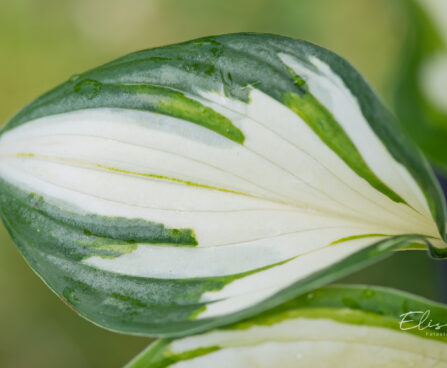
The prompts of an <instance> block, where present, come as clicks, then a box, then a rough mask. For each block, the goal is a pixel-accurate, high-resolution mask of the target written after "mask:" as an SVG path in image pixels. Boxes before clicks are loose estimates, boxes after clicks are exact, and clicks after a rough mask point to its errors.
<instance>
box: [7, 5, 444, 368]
mask: <svg viewBox="0 0 447 368" xmlns="http://www.w3.org/2000/svg"><path fill="white" fill-rule="evenodd" d="M393 1H394V0H219V1H217V0H216V1H213V0H159V1H154V0H152V1H148V0H147V1H144V0H73V1H62V0H34V1H32V0H0V123H3V122H5V121H6V120H7V119H8V118H9V117H10V116H11V115H12V114H13V113H15V112H16V111H17V110H18V109H19V108H20V107H21V106H23V105H24V104H26V103H27V102H29V101H31V100H32V99H33V98H35V97H37V96H38V95H39V94H41V93H43V92H45V91H46V90H48V89H49V88H51V87H53V86H55V85H56V84H58V83H60V82H62V81H64V80H65V79H68V78H69V77H70V76H71V75H72V74H76V73H79V72H82V71H84V70H86V69H88V68H91V67H94V66H96V65H99V64H101V63H104V62H106V61H109V60H111V59H114V58H116V57H118V56H121V55H123V54H125V53H128V52H131V51H135V50H138V49H143V48H149V47H153V46H160V45H164V44H168V43H174V42H179V41H184V40H188V39H191V38H195V37H200V36H206V35H212V34H220V33H228V32H240V31H256V32H267V33H279V34H283V35H287V36H291V37H295V38H301V39H305V40H309V41H312V42H315V43H317V44H320V45H322V46H325V47H328V48H330V49H332V50H335V51H336V52H338V53H340V54H341V55H343V56H344V57H346V58H347V59H348V60H350V61H351V62H352V63H353V64H354V65H355V66H356V67H357V68H358V69H359V70H361V71H362V72H363V73H364V75H365V76H366V77H367V78H368V79H369V80H370V81H371V82H372V83H373V85H374V86H375V88H376V89H377V90H379V91H380V93H382V94H383V95H386V91H387V86H388V85H389V81H390V76H391V73H392V68H393V65H394V63H395V59H396V55H397V53H398V51H399V47H400V45H401V44H402V41H403V37H404V34H405V29H406V25H405V20H404V19H402V18H401V17H400V15H399V13H398V12H396V10H395V9H394V8H393V7H392V6H391V5H390V4H391V3H393ZM0 252H1V253H0V254H1V257H0V295H1V298H0V367H2V368H21V367H27V368H38V367H46V368H52V367H65V368H70V367H77V368H79V367H83V368H84V367H85V368H88V367H120V366H121V365H122V364H124V363H125V362H126V361H128V360H129V359H130V358H131V357H132V356H133V355H135V354H136V353H137V352H138V351H139V350H141V349H142V348H143V347H144V346H145V345H147V343H148V342H149V340H148V339H144V338H137V337H129V336H123V335H118V334H114V333H110V332H107V331H105V330H102V329H100V328H98V327H95V326H93V325H92V324H90V323H88V322H86V321H84V320H83V319H81V318H79V317H77V316H76V315H75V314H74V313H73V312H71V311H70V310H69V309H68V308H67V307H65V306H64V305H63V303H62V302H61V301H60V300H59V299H58V298H57V297H56V296H55V295H53V294H52V292H51V291H50V290H49V289H48V288H46V287H45V286H44V285H43V283H42V282H41V281H40V280H39V279H38V278H37V276H35V275H34V273H33V272H32V271H31V270H30V269H29V267H28V266H27V265H26V264H25V262H24V261H23V259H22V258H21V256H20V255H19V253H18V251H17V250H16V249H15V247H14V245H13V244H12V242H11V240H10V239H9V237H8V235H7V234H6V231H5V230H4V228H3V227H1V228H0ZM436 267H437V266H435V263H434V262H433V261H430V260H429V259H428V258H427V257H426V254H425V253H424V252H420V253H408V252H407V253H405V254H397V255H395V256H394V257H393V258H391V259H390V260H387V261H386V262H383V263H382V264H380V266H374V267H372V268H369V269H367V270H365V271H362V272H361V273H360V274H356V275H354V276H351V277H350V278H349V280H350V281H357V282H370V283H376V284H382V285H392V286H396V287H400V288H402V289H406V290H411V291H413V292H416V293H418V294H421V295H426V296H429V297H431V298H435V299H440V298H441V294H440V293H439V289H440V285H439V282H438V281H436V280H437V279H436ZM438 279H439V277H438Z"/></svg>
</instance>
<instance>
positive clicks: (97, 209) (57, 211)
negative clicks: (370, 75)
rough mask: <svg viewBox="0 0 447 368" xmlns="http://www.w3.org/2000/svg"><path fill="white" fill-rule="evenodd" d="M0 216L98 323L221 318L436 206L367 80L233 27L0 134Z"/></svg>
mask: <svg viewBox="0 0 447 368" xmlns="http://www.w3.org/2000/svg"><path fill="white" fill-rule="evenodd" d="M0 154H1V160H0V177H1V178H2V182H1V185H0V193H1V194H0V200H1V208H2V218H3V220H4V223H5V224H6V226H7V228H8V229H9V231H10V233H11V235H12V237H13V238H14V240H15V242H16V243H17V244H18V246H19V248H20V250H21V252H22V253H23V254H24V256H25V258H26V259H27V261H28V262H29V263H30V265H31V266H32V267H33V269H34V270H35V271H36V272H37V273H38V274H39V275H40V276H41V277H42V278H43V279H44V281H45V282H46V283H47V284H48V285H49V286H50V287H51V288H52V289H53V290H54V291H55V292H56V293H57V294H58V295H59V296H61V297H62V298H63V299H64V300H65V301H66V302H67V303H68V304H69V305H71V306H72V307H73V308H74V309H75V310H77V311H78V312H79V313H80V314H81V315H83V316H84V317H86V318H88V319H90V320H92V321H93V322H95V323H97V324H99V325H101V326H104V327H107V328H109V329H113V330H118V331H122V332H127V333H134V334H143V335H174V334H186V333H191V332H197V331H202V330H204V329H207V328H210V327H213V326H217V325H223V324H227V323H229V322H233V321H236V320H239V319H241V318H244V317H247V316H250V315H253V314H255V313H258V312H260V311H263V310H266V309H268V308H271V307H272V306H275V305H278V304H280V303H282V302H284V301H286V300H288V299H290V298H292V297H295V296H296V295H298V294H301V293H304V292H306V291H308V290H310V289H311V288H315V287H317V286H321V285H322V284H324V283H327V282H329V281H331V280H333V279H335V278H337V277H340V276H342V275H345V274H347V273H349V272H352V271H354V270H356V269H358V268H360V267H363V266H365V265H367V264H369V263H371V262H373V261H376V260H377V259H380V258H381V257H383V256H385V255H387V254H388V253H389V251H390V250H393V249H400V248H403V247H407V246H409V245H411V244H424V243H425V242H427V243H428V242H429V244H430V247H431V250H432V253H433V254H434V255H436V254H438V255H442V254H443V253H445V249H446V248H445V244H444V243H443V241H442V238H443V237H444V235H445V230H444V224H445V217H444V203H443V201H442V199H441V194H440V192H439V189H438V184H437V183H436V181H435V180H434V179H433V174H432V172H431V171H430V169H429V168H428V167H427V165H426V163H425V161H424V159H423V158H422V157H421V156H420V155H419V153H418V152H417V151H416V150H414V148H413V147H412V146H411V145H409V144H408V143H407V142H406V141H405V140H404V139H403V137H402V136H401V135H400V133H399V131H398V130H397V128H396V124H395V123H394V121H393V119H392V117H391V116H390V114H389V113H388V111H387V110H386V109H385V108H384V107H383V105H382V104H381V102H380V101H379V100H378V98H377V97H376V95H375V94H374V93H373V92H372V91H371V89H370V88H369V87H368V85H367V84H366V83H365V82H364V80H363V79H362V78H361V77H360V76H359V74H358V73H357V72H356V71H355V70H354V69H353V68H352V67H351V66H350V65H349V64H348V63H347V62H346V61H344V60H343V59H341V58H340V57H338V56H337V55H335V54H333V53H331V52H329V51H327V50H324V49H322V48H319V47H317V46H314V45H311V44H309V43H306V42H302V41H295V40H292V39H289V38H285V37H280V36H271V35H256V34H236V35H226V36H219V37H212V38H204V39H199V40H194V41H191V42H187V43H183V44H178V45H172V46H167V47H162V48H157V49H152V50H146V51H141V52H137V53H134V54H131V55H128V56H125V57H123V58H121V59H118V60H116V61H113V62H111V63H109V64H106V65H104V66H101V67H99V68H96V69H94V70H91V71H89V72H87V73H84V74H82V75H79V76H75V77H73V78H71V79H70V80H69V81H68V82H66V83H64V84H62V85H61V86H59V87H57V88H56V89H54V90H53V91H50V92H48V93H47V94H45V95H43V96H42V97H40V98H38V99H37V100H36V101H34V102H32V103H31V104H30V105H28V106H27V107H25V108H24V109H23V110H22V111H20V112H19V113H18V114H17V115H16V116H15V117H13V118H12V119H11V121H10V122H9V123H8V124H7V125H6V127H5V128H4V130H3V132H2V134H1V136H0Z"/></svg>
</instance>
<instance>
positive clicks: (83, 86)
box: [73, 79, 102, 100]
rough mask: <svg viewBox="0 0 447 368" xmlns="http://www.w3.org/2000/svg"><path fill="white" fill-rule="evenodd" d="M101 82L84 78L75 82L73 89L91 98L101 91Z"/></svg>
mask: <svg viewBox="0 0 447 368" xmlns="http://www.w3.org/2000/svg"><path fill="white" fill-rule="evenodd" d="M101 87H102V83H100V82H98V81H96V80H93V79H84V80H82V81H80V82H79V83H77V84H76V85H75V86H74V87H73V90H74V91H75V92H76V93H79V94H80V95H82V96H84V97H85V98H87V99H88V100H91V99H93V98H95V97H96V96H98V94H99V92H100V91H101Z"/></svg>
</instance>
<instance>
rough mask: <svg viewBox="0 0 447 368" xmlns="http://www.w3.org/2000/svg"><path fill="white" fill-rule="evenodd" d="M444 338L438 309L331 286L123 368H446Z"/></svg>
mask: <svg viewBox="0 0 447 368" xmlns="http://www.w3.org/2000/svg"><path fill="white" fill-rule="evenodd" d="M446 331H447V308H446V306H444V305H440V304H436V303H433V302H430V301H428V300H424V299H422V298H417V297H414V296H412V295H410V294H406V293H402V292H397V291H393V290H389V289H382V288H370V287H366V286H332V287H326V288H323V289H318V290H316V291H314V292H311V293H309V294H307V295H303V296H301V297H299V298H297V299H295V300H292V301H289V302H287V303H285V304H284V305H281V306H279V307H277V308H275V309H273V310H271V311H268V312H266V313H263V314H261V315H258V316H256V317H254V318H252V319H248V320H245V321H242V322H239V323H236V324H233V325H230V326H226V327H225V328H221V329H216V330H212V331H209V332H206V333H204V334H201V335H194V336H189V337H184V338H179V339H174V340H173V339H164V340H159V341H157V342H155V343H153V344H152V345H150V346H149V348H148V349H146V350H145V351H144V352H142V353H141V354H140V355H139V356H137V357H136V358H135V359H134V360H133V361H132V362H131V363H129V364H128V365H127V366H126V368H155V367H157V368H164V367H171V368H202V367H203V368H208V367H214V368H224V367H225V368H227V367H231V368H239V367H240V368H250V367H256V368H276V367H281V368H289V367H290V368H292V367H293V368H294V367H300V368H326V367H333V368H338V367H340V368H358V367H362V368H408V367H418V368H435V367H436V368H446V367H447V333H446Z"/></svg>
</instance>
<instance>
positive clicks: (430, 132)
mask: <svg viewBox="0 0 447 368" xmlns="http://www.w3.org/2000/svg"><path fill="white" fill-rule="evenodd" d="M398 4H399V5H400V6H401V9H400V10H401V11H402V10H403V13H404V14H406V15H407V16H408V26H407V29H408V30H407V33H408V35H407V40H406V42H405V44H404V47H403V49H402V53H401V56H400V59H399V62H398V65H397V68H396V72H395V73H394V75H395V76H396V81H395V93H394V101H395V108H396V112H397V114H398V116H399V118H400V120H401V121H402V123H403V124H404V127H405V128H406V129H407V130H408V133H409V134H410V135H411V137H412V138H413V139H414V140H415V141H416V142H417V143H418V145H419V146H420V147H421V148H422V150H423V151H424V152H425V153H426V154H427V155H428V156H429V158H430V159H431V160H432V161H433V162H434V163H435V164H437V166H439V167H440V168H442V169H444V171H445V172H447V150H446V149H445V142H446V141H447V94H446V93H445V85H446V83H447V26H446V25H447V2H446V1H445V0H401V1H399V2H398Z"/></svg>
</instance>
